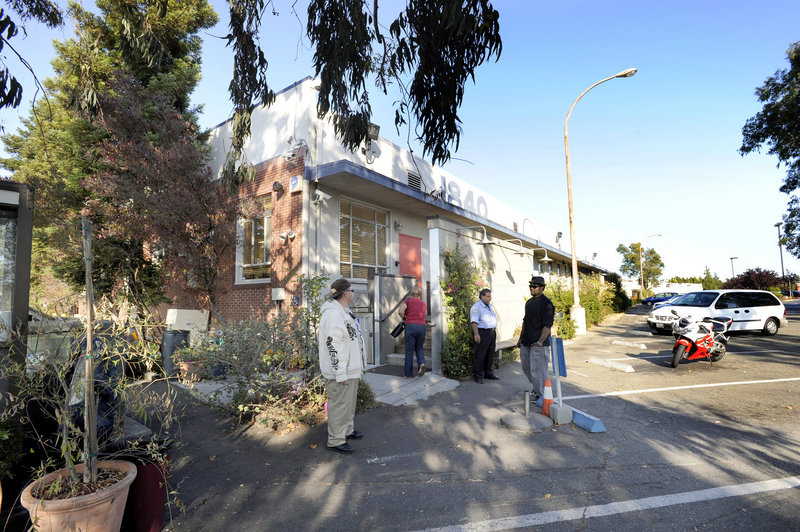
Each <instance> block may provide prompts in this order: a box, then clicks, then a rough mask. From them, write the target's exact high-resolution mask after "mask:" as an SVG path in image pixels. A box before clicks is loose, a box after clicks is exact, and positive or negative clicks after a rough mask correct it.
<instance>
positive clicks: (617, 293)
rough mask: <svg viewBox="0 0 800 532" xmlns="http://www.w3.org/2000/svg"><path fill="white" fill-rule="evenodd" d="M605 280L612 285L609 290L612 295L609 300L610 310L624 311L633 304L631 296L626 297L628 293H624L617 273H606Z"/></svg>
mask: <svg viewBox="0 0 800 532" xmlns="http://www.w3.org/2000/svg"><path fill="white" fill-rule="evenodd" d="M606 282H607V283H609V284H610V285H611V286H612V288H611V291H612V293H613V295H612V298H611V300H610V301H609V305H610V307H611V311H612V312H625V311H626V310H628V309H629V308H631V306H633V303H632V302H631V298H629V297H628V294H626V293H625V290H624V289H623V288H622V278H621V277H620V276H619V275H618V274H616V273H609V274H608V275H606Z"/></svg>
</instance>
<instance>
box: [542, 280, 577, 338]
mask: <svg viewBox="0 0 800 532" xmlns="http://www.w3.org/2000/svg"><path fill="white" fill-rule="evenodd" d="M544 295H545V296H547V298H548V299H549V300H550V301H551V302H552V303H553V306H554V307H555V309H556V319H555V322H554V324H553V325H554V328H555V329H556V331H555V332H556V334H558V336H559V337H560V338H567V339H569V338H574V337H575V322H574V321H572V320H571V319H570V317H569V313H570V308H571V307H572V302H573V301H574V298H573V296H572V289H571V288H570V287H569V285H568V281H567V280H565V279H562V278H559V279H556V280H554V281H551V282H550V284H548V285H547V288H545V290H544Z"/></svg>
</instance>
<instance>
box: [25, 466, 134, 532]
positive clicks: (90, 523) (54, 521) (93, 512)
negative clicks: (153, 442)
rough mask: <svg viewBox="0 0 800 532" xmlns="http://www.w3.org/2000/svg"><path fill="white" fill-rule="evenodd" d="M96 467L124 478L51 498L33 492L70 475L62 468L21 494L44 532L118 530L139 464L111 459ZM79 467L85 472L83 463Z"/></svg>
mask: <svg viewBox="0 0 800 532" xmlns="http://www.w3.org/2000/svg"><path fill="white" fill-rule="evenodd" d="M97 467H98V469H114V470H116V471H123V472H125V478H123V479H122V480H120V481H119V482H117V483H116V484H114V485H113V486H109V487H107V488H105V489H102V490H100V491H97V492H95V493H90V494H88V495H81V496H79V497H73V498H71V499H62V500H52V501H45V500H42V499H37V498H35V497H34V496H33V495H32V494H31V491H32V490H34V489H36V488H37V487H39V486H41V485H43V484H44V485H47V484H49V483H51V482H52V481H53V480H55V479H56V478H58V477H66V476H69V471H68V470H67V469H59V470H58V471H54V472H52V473H50V474H48V475H45V476H44V477H42V478H41V479H39V480H37V481H35V482H33V483H31V484H29V485H28V486H27V487H26V488H25V489H24V490H23V492H22V495H20V503H21V504H22V506H24V507H25V508H26V509H27V510H28V511H29V512H30V514H31V521H32V522H33V525H34V528H35V529H36V530H38V531H41V532H68V531H69V532H71V531H75V532H77V531H78V530H80V531H81V532H119V529H120V526H121V525H122V514H123V512H124V511H125V501H126V499H127V498H128V489H129V488H130V485H131V482H133V479H135V478H136V465H135V464H132V463H130V462H122V461H115V460H109V461H104V462H98V464H97ZM77 470H78V472H79V473H80V472H82V471H83V464H80V465H78V466H77Z"/></svg>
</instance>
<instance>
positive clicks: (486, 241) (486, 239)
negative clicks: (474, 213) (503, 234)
mask: <svg viewBox="0 0 800 532" xmlns="http://www.w3.org/2000/svg"><path fill="white" fill-rule="evenodd" d="M462 229H483V239H481V241H480V242H478V244H480V245H481V246H488V245H491V244H493V242H492V239H491V238H489V235H488V234H486V228H485V227H484V226H482V225H470V226H468V227H456V234H457V235H461V230H462Z"/></svg>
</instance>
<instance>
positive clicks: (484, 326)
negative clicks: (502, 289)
mask: <svg viewBox="0 0 800 532" xmlns="http://www.w3.org/2000/svg"><path fill="white" fill-rule="evenodd" d="M469 321H470V324H471V325H472V336H473V340H474V341H475V354H474V359H475V365H474V368H473V371H474V373H475V382H479V383H481V384H483V383H484V382H485V381H484V378H486V379H490V380H499V378H500V377H498V376H496V375H495V374H494V372H493V371H492V363H493V362H494V351H495V341H496V339H497V333H496V332H495V329H497V315H496V314H495V313H494V309H493V308H492V291H491V290H489V289H488V288H484V289H483V290H481V292H480V296H479V299H478V301H477V302H476V303H475V304H474V305H472V308H470V309H469Z"/></svg>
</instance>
